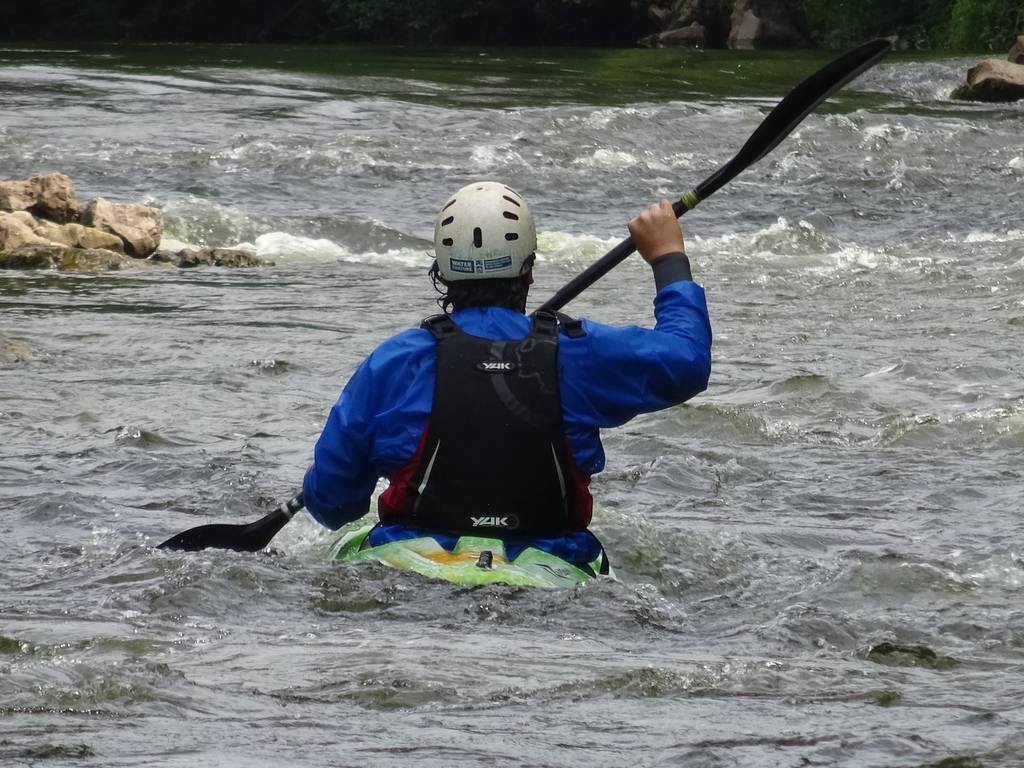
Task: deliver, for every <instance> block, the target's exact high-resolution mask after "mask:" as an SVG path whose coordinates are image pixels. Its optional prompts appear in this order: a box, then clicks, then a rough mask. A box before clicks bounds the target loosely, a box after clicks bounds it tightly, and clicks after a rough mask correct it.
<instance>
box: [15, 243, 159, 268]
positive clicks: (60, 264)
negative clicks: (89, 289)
mask: <svg viewBox="0 0 1024 768" xmlns="http://www.w3.org/2000/svg"><path fill="white" fill-rule="evenodd" d="M144 266H152V265H150V264H149V263H148V262H146V261H143V260H141V259H133V258H131V257H130V256H125V255H124V254H123V253H115V252H114V251H106V250H103V249H101V248H69V247H68V246H66V245H59V244H57V243H47V244H45V245H23V246H21V247H19V248H15V249H13V250H11V251H2V250H0V269H49V270H57V271H60V272H111V271H115V270H120V269H132V268H137V267H144Z"/></svg>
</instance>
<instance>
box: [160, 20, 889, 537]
mask: <svg viewBox="0 0 1024 768" xmlns="http://www.w3.org/2000/svg"><path fill="white" fill-rule="evenodd" d="M891 49H892V43H891V42H890V41H889V40H886V39H879V40H872V41H871V42H868V43H864V44H863V45H861V46H859V47H857V48H854V49H853V50H852V51H848V52H847V53H845V54H843V55H842V56H840V57H839V58H837V59H835V60H834V61H831V62H830V63H828V64H826V65H825V66H824V67H822V68H821V69H819V70H818V71H817V72H815V73H814V74H813V75H811V76H810V77H808V78H807V79H806V80H803V81H802V82H801V83H800V84H799V85H797V86H796V87H795V88H794V89H793V90H792V91H790V92H789V93H788V94H787V95H786V96H785V97H784V98H783V99H782V101H780V102H779V103H778V104H777V105H776V106H775V108H774V109H773V110H772V111H771V112H769V113H768V116H767V117H766V118H765V119H764V120H763V121H762V122H761V124H760V125H759V126H758V127H757V130H755V131H754V132H753V133H752V134H751V135H750V138H749V139H747V141H746V143H745V144H744V145H743V147H742V148H741V149H740V151H739V152H737V153H736V155H735V156H734V157H733V158H732V159H731V160H729V162H727V163H726V164H725V165H723V166H722V167H721V168H719V169H718V170H717V171H715V172H714V173H713V174H711V175H710V176H709V177H708V178H706V179H705V180H704V181H702V182H701V183H700V184H698V185H697V186H696V187H694V188H693V189H692V190H690V191H688V192H686V193H685V194H684V195H682V196H681V197H680V198H679V200H677V201H676V202H675V203H674V204H673V206H672V208H673V210H674V211H675V214H676V217H680V216H682V215H683V214H684V213H686V212H687V211H689V210H692V209H693V208H695V207H697V205H698V204H699V203H701V202H702V201H704V200H706V199H707V198H708V197H710V196H711V195H712V194H714V193H715V192H716V191H718V190H719V189H721V188H722V187H723V186H725V185H726V184H727V183H729V182H730V181H731V180H732V179H734V178H735V177H736V176H737V175H739V174H740V173H741V172H742V171H744V170H745V169H746V168H748V167H750V166H751V165H753V164H754V163H756V162H757V161H758V160H760V159H761V158H762V157H764V156H765V155H767V154H768V153H769V152H771V151H772V150H773V149H775V147H776V146H778V144H779V143H780V142H781V141H782V140H783V139H785V138H786V137H787V136H788V135H789V134H790V133H792V131H793V129H794V128H796V127H797V126H798V125H799V124H800V123H801V122H802V121H803V119H804V118H805V117H807V115H809V114H810V113H811V112H813V111H814V110H815V109H816V108H817V107H818V105H819V104H821V103H822V102H823V101H825V99H827V98H828V97H829V96H831V95H832V94H834V93H835V92H836V91H838V90H839V89H840V88H842V87H843V86H844V85H846V84H847V83H849V82H850V81H851V80H853V79H854V78H855V77H857V76H858V75H860V74H861V73H863V72H865V71H866V70H868V69H870V68H871V67H873V66H875V64H877V63H878V62H879V61H881V60H882V58H883V57H884V56H885V55H886V54H887V53H888V52H889V51H890V50H891ZM635 250H636V248H635V246H634V244H633V239H632V238H631V237H627V238H626V239H625V240H623V241H622V242H621V243H619V244H618V245H616V246H615V247H614V248H612V249H611V250H610V251H608V253H606V254H605V255H604V256H602V257H601V258H600V259H598V260H597V261H595V262H594V263H593V264H591V265H590V266H589V267H587V268H586V269H585V270H583V272H581V273H580V274H579V275H577V276H576V277H574V278H573V279H572V280H570V281H569V282H568V283H566V284H565V285H564V286H563V287H562V288H561V289H559V290H558V292H557V293H555V295H554V296H552V297H551V298H550V299H548V300H547V301H546V302H544V303H543V304H542V305H541V307H540V309H542V310H547V311H553V312H557V311H558V310H560V309H561V308H562V307H564V306H565V305H566V304H568V303H569V302H570V301H572V300H573V299H574V298H576V297H577V296H579V295H580V294H581V293H582V292H583V291H585V290H586V289H587V288H589V287H590V286H591V285H593V284H594V283H595V282H597V281H598V280H600V279H601V278H602V277H603V276H604V275H606V274H607V273H608V272H610V271H611V270H612V269H613V268H614V267H615V266H617V265H618V264H620V263H621V262H622V261H624V260H625V259H626V258H627V257H628V256H629V255H630V254H631V253H633V252H634V251H635ZM303 506H304V502H303V499H302V493H299V494H297V495H295V496H294V497H293V498H291V499H289V500H288V501H286V502H284V503H283V504H281V505H280V506H279V507H278V508H277V509H275V510H274V511H273V512H271V513H270V514H269V515H266V516H265V517H262V518H260V519H259V520H257V521H255V522H253V523H249V524H247V525H246V524H240V525H228V524H223V523H215V524H212V525H200V526H197V527H195V528H189V529H188V530H187V531H183V532H182V533H179V534H178V535H176V536H172V537H171V538H169V539H167V541H165V542H163V543H162V544H160V545H159V546H158V549H173V550H183V551H191V552H195V551H198V550H201V549H209V548H213V549H233V550H236V551H239V552H258V551H259V550H261V549H263V548H264V547H266V546H267V545H268V544H269V543H270V541H271V539H273V538H274V536H276V535H277V533H278V531H280V530H281V529H282V528H283V527H284V526H285V525H287V523H288V522H289V521H290V520H291V519H292V518H293V517H294V516H295V514H296V513H297V512H299V511H300V510H301V509H302V508H303Z"/></svg>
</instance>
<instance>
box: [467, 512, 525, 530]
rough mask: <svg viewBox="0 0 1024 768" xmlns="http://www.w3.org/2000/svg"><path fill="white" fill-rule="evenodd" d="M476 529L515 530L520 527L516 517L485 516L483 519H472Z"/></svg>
mask: <svg viewBox="0 0 1024 768" xmlns="http://www.w3.org/2000/svg"><path fill="white" fill-rule="evenodd" d="M469 520H470V522H471V523H473V527H474V528H508V529H509V530H515V529H516V528H518V527H519V518H518V517H516V516H515V515H485V516H483V517H470V518H469Z"/></svg>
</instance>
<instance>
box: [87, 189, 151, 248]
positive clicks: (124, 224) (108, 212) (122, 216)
mask: <svg viewBox="0 0 1024 768" xmlns="http://www.w3.org/2000/svg"><path fill="white" fill-rule="evenodd" d="M82 223H83V224H85V225H86V226H89V227H95V228H96V229H99V230H102V231H104V232H109V233H110V234H112V235H117V236H118V237H119V238H121V240H123V241H124V245H125V250H126V252H127V253H129V254H130V255H132V256H136V257H138V258H145V257H146V256H149V255H150V254H151V253H153V252H154V251H155V250H156V247H157V245H158V244H159V242H160V237H161V236H162V235H163V232H164V214H163V212H162V211H160V210H159V209H158V208H151V207H149V206H148V205H140V204H138V203H111V202H110V201H108V200H104V199H103V198H102V197H97V198H96V199H95V200H91V201H90V202H89V204H88V205H86V207H85V210H84V211H83V213H82Z"/></svg>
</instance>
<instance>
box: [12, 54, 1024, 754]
mask: <svg viewBox="0 0 1024 768" xmlns="http://www.w3.org/2000/svg"><path fill="white" fill-rule="evenodd" d="M824 58H825V57H823V56H819V55H815V54H800V55H797V56H789V55H786V56H783V55H774V56H768V55H765V54H738V53H732V54H724V53H703V54H702V53H689V52H683V53H677V52H645V51H615V52H597V51H574V52H564V51H559V52H552V51H514V52H507V51H498V52H493V51H492V52H488V53H486V54H482V53H479V52H477V51H470V50H460V51H454V52H451V51H449V52H444V51H440V52H439V51H433V52H421V51H415V50H376V49H288V48H248V47H227V48H196V47H184V46H175V47H167V48H164V47H147V48H124V47H113V48H105V49H98V50H90V51H72V50H67V51H29V50H25V49H20V50H10V49H8V50H2V51H0V95H2V99H3V105H4V106H3V108H2V110H0V144H2V147H3V152H2V153H0V178H18V177H24V176H26V175H28V174H30V173H34V172H39V171H48V170H61V171H64V172H66V173H68V174H70V175H71V176H72V177H73V178H74V179H75V181H76V183H77V185H78V188H79V192H80V196H81V197H83V198H86V197H89V196H93V195H97V194H102V195H104V196H107V197H111V198H114V199H124V200H136V199H145V200H149V201H151V202H152V203H154V204H156V205H159V206H161V207H163V208H164V210H165V212H166V214H167V217H168V220H169V223H170V231H169V233H168V239H174V240H177V241H181V242H186V243H194V244H199V243H216V244H232V245H233V244H238V243H249V244H251V246H252V247H254V248H255V249H256V250H257V251H259V252H260V253H261V254H262V255H265V256H268V257H271V258H273V259H275V260H276V261H277V264H278V266H276V267H274V268H269V269H261V270H252V271H245V272H231V271H218V270H212V271H205V272H198V271H197V272H176V273H168V274H163V273H161V274H127V273H126V274H114V275H97V276H90V275H58V274H40V273H5V274H2V275H0V332H2V333H4V334H6V335H8V336H11V337H14V338H17V339H20V340H22V341H24V342H27V343H28V344H29V345H30V346H31V348H32V350H33V353H34V360H33V361H32V362H31V363H29V364H25V365H20V366H8V367H4V368H0V445H2V449H0V450H2V453H0V457H2V464H0V498H2V501H3V512H4V514H3V515H2V516H0V533H2V537H3V542H4V543H3V548H2V550H0V551H2V553H3V555H4V559H5V561H6V563H5V565H6V567H5V568H4V569H3V570H4V573H3V576H2V577H0V712H2V714H3V717H2V718H0V763H2V764H3V765H5V766H6V765H46V764H61V765H81V766H129V765H140V766H141V765H145V766H157V765H158V766H193V765H196V764H208V765H238V766H263V765H266V766H278V765H280V764H281V763H282V762H283V761H287V762H288V763H289V764H292V765H296V766H320V765H373V766H378V765H379V766H404V765H410V764H417V765H437V766H442V765H443V766H451V765H480V766H504V765H508V766H513V765H516V766H518V765H534V766H554V765H559V766H561V765H579V766H588V767H592V766H621V765H625V764H629V765H638V766H655V765H688V766H690V765H692V766H768V765H770V766H776V765H779V766H805V765H849V766H881V765H885V766H929V765H943V766H975V765H982V766H989V765H992V766H1004V765H1024V736H1022V733H1024V708H1022V702H1024V675H1022V671H1024V670H1022V668H1024V608H1022V600H1021V598H1022V595H1024V554H1022V549H1021V535H1022V533H1024V524H1022V522H1021V514H1020V513H1021V503H1020V502H1021V497H1022V492H1024V477H1022V472H1024V470H1022V462H1021V457H1022V453H1024V388H1022V385H1021V381H1022V372H1024V364H1022V361H1021V353H1020V348H1021V339H1022V333H1024V224H1022V223H1021V200H1022V199H1024V197H1022V192H1024V130H1022V129H1024V109H1022V107H1021V106H1020V105H1007V106H998V107H992V106H976V105H963V104H957V103H953V102H950V101H948V100H947V98H946V97H947V95H948V92H949V91H950V90H951V89H952V88H953V87H954V86H955V85H956V83H957V81H958V80H959V79H960V77H961V76H962V72H963V70H964V68H965V66H966V65H967V64H968V63H970V62H967V61H966V60H955V61H954V60H938V61H935V60H927V61H926V60H919V59H906V58H904V59H898V58H897V59H893V60H891V61H889V62H887V63H885V64H883V65H882V66H880V67H879V68H877V69H876V70H875V71H873V72H871V73H869V74H868V75H867V76H865V77H864V78H862V79H861V80H860V81H858V83H857V84H856V88H857V90H852V91H847V92H844V93H843V94H842V95H841V96H839V97H838V98H836V99H835V100H833V101H831V102H829V103H828V104H827V105H825V107H824V108H823V110H822V111H821V112H820V113H819V114H816V115H814V116H812V117H810V118H809V119H808V120H807V121H806V122H805V123H804V125H802V126H801V127H800V129H799V130H798V132H797V133H796V134H795V135H794V136H793V137H792V138H791V139H790V140H788V141H787V142H786V143H784V144H783V145H781V146H780V147H779V148H778V149H777V150H776V151H775V152H774V153H773V154H772V155H771V156H770V157H769V158H767V159H766V160H765V161H763V162H762V163H761V164H760V165H759V166H757V167H756V168H754V169H751V171H749V172H748V173H746V174H745V175H744V176H742V177H740V178H739V179H738V180H736V181H735V182H733V183H732V184H730V185H729V186H728V187H727V188H725V189H724V190H722V191H721V192H720V193H718V194H717V195H716V196H715V197H714V198H713V200H710V201H708V202H707V203H706V204H705V205H704V206H702V207H701V208H699V209H698V210H697V211H694V212H693V213H691V214H688V215H687V217H686V218H685V220H684V227H685V230H686V234H687V239H688V245H689V250H690V252H691V256H692V259H693V262H694V265H695V272H696V274H697V275H698V277H699V279H700V281H701V282H702V283H703V284H704V285H705V287H706V288H707V291H708V296H709V303H710V307H711V313H712V321H713V324H714V328H715V333H716V337H715V368H714V372H713V375H712V383H711V387H710V389H709V390H708V392H707V393H705V394H704V395H702V396H700V397H698V398H697V399H695V400H693V401H692V402H691V403H689V404H687V405H686V406H684V407H680V408H676V409H672V410H670V411H666V412H663V413H660V414H654V415H650V416H645V417H642V418H639V419H637V420H635V421H634V422H632V423H631V424H629V425H627V426H626V427H624V428H622V429H619V430H614V431H610V432H608V433H607V434H606V435H605V442H606V447H607V449H608V454H609V464H608V469H607V471H606V472H605V473H604V474H603V475H601V476H600V477H598V478H596V479H595V483H594V490H595V494H596V496H597V499H598V504H597V507H598V508H597V512H596V519H595V526H594V527H595V530H596V531H597V532H598V533H599V534H600V535H601V536H602V538H603V539H604V540H605V542H606V545H607V546H608V549H609V551H610V552H611V554H612V557H613V559H614V561H615V563H616V567H617V570H618V572H619V575H620V578H621V581H620V582H618V583H612V582H600V583H593V584H589V585H585V586H583V587H581V588H579V589H576V590H572V591H566V592H546V591H539V590H528V589H516V588H504V587H489V588H481V589H470V588H463V587H458V586H453V585H449V584H440V583H433V582H427V581H424V580H422V579H420V578H418V577H416V576H413V575H408V574H403V573H397V572H394V571H389V570H386V569H384V568H382V567H372V566H370V567H367V566H362V565H361V566H359V567H354V566H347V565H338V564H333V563H329V562H326V561H325V560H324V559H323V549H324V545H325V542H326V539H327V535H326V532H324V531H322V530H320V529H318V528H317V526H316V525H315V524H313V523H312V522H310V521H309V520H308V518H301V519H297V520H296V521H295V522H294V523H292V524H291V525H290V526H289V527H288V528H286V529H285V530H284V531H283V532H282V534H281V535H280V536H279V537H278V539H277V540H276V541H275V545H274V552H273V553H272V554H260V555H238V554H234V553H222V552H207V553H201V554H195V555H181V554H168V553H164V552H156V551H154V550H153V549H152V547H153V545H154V544H155V543H156V542H159V541H160V540H162V539H163V538H165V537H167V536H168V535H170V534H172V533H175V532H177V531H179V530H182V529H184V528H187V527H190V526H192V525H197V524H200V523H203V522H212V521H224V522H242V521H247V520H251V519H254V518H256V517H258V516H260V515H262V514H263V513H265V512H266V511H267V510H269V509H270V508H272V507H273V506H274V505H275V504H276V503H277V502H278V501H280V500H281V499H283V498H286V497H288V496H289V495H291V493H292V492H294V490H295V489H296V488H297V487H298V485H299V483H300V480H301V477H302V472H303V471H304V469H305V466H306V464H307V462H308V459H309V455H310V451H311V447H312V443H313V441H314V439H315V437H316V435H317V434H318V431H319V428H320V426H321V423H322V420H323V418H324V415H325V413H326V410H327V408H328V406H329V405H330V404H331V403H332V402H333V400H334V399H335V398H336V397H337V394H338V391H339V390H340V387H341V386H342V384H343V383H344V381H345V379H346V377H347V376H348V374H349V373H350V372H351V371H352V370H353V368H354V367H355V366H356V365H357V364H358V362H359V361H360V360H361V359H362V357H363V356H364V355H365V354H366V353H367V352H368V351H369V350H371V349H372V348H373V346H374V345H375V344H376V343H377V342H378V341H379V340H380V339H382V338H383V337H385V336H386V335H388V334H390V333H392V332H395V331H398V330H400V329H403V328H405V327H407V326H409V325H412V324H414V323H416V322H417V321H418V319H419V318H420V317H422V316H424V315H426V314H429V313H431V311H432V310H433V309H434V305H433V304H432V302H431V296H430V291H429V290H428V285H427V283H426V278H425V275H424V271H425V269H426V267H427V266H428V265H429V258H428V257H427V256H426V253H425V252H426V250H427V249H428V248H429V242H428V237H429V233H430V226H431V219H432V215H433V213H434V210H435V209H436V208H437V207H438V206H439V205H440V204H441V203H442V202H443V200H444V199H445V196H446V195H447V194H448V192H450V191H451V190H452V189H455V188H457V187H458V186H460V185H461V184H462V183H464V182H466V181H468V180H470V179H477V178H497V179H502V180H504V181H506V182H508V183H510V184H512V185H514V186H516V187H518V188H519V189H520V190H521V191H522V192H523V193H524V194H525V195H526V196H527V198H528V199H529V200H530V201H531V203H532V205H533V207H534V210H535V211H536V213H537V217H538V220H539V224H540V228H541V230H542V235H541V252H542V253H541V256H542V260H541V262H540V265H539V268H538V274H537V277H538V282H537V284H536V286H535V295H536V297H537V300H538V302H539V301H540V300H543V299H544V298H546V297H547V296H549V295H550V294H551V293H552V292H553V291H554V290H555V289H556V288H557V287H558V286H560V285H561V284H562V283H564V282H565V281H566V280H567V279H568V278H569V277H571V276H572V275H573V274H574V273H575V272H576V271H578V270H579V269H581V268H582V267H583V266H585V265H586V264H587V263H589V262H590V261H591V260H592V259H593V258H595V257H597V256H599V255H600V254H601V253H603V252H604V251H605V250H606V249H607V248H608V247H609V246H610V245H612V244H614V243H615V242H616V241H617V240H618V239H619V238H620V237H621V236H622V235H623V226H624V223H625V221H626V220H627V219H628V217H629V216H630V215H631V214H632V213H633V212H635V211H636V210H637V208H638V206H639V205H640V204H641V203H643V202H646V201H648V200H650V199H652V198H654V197H657V196H660V195H669V196H671V195H673V194H677V193H679V192H681V191H683V190H685V189H687V188H689V187H690V186H693V185H694V184H695V183H696V182H698V181H700V180H701V179H702V178H704V177H705V176H706V175H708V174H709V173H710V172H711V171H713V170H714V169H715V168H716V167H717V166H718V165H719V164H720V163H721V162H723V161H724V160H726V159H727V158H728V157H730V156H731V155H732V154H733V153H734V152H735V151H736V149H738V148H739V146H740V145H741V144H742V143H743V141H744V140H745V139H746V137H747V136H748V135H749V134H750V132H751V131H752V130H753V129H754V128H755V127H756V126H757V124H758V123H759V121H760V120H761V118H762V116H763V115H764V114H765V113H766V112H767V110H768V109H769V108H770V107H771V106H772V105H773V104H774V101H775V100H776V99H777V98H779V97H780V96H781V95H783V94H784V93H785V92H786V90H787V89H788V88H789V87H790V85H791V84H793V83H795V82H796V81H798V80H799V79H800V78H801V77H803V76H804V75H806V74H808V73H809V72H811V71H813V69H814V68H815V67H816V66H817V65H818V64H819V63H820V62H822V61H823V60H824ZM651 295H652V285H651V280H650V277H649V275H648V274H646V272H645V270H644V269H643V268H641V267H640V266H639V265H637V264H635V263H629V264H626V265H624V266H622V267H620V268H619V269H617V270H616V271H615V272H614V273H612V275H610V276H609V277H608V278H607V279H605V280H604V281H603V282H602V283H600V284H599V285H597V286H595V287H594V288H593V289H591V290H590V291H588V292H587V293H586V294H584V295H583V296H582V297H581V298H580V299H579V300H578V301H577V302H575V303H574V304H573V305H572V307H571V309H572V310H573V311H575V312H577V313H580V314H586V315H588V316H591V317H593V318H595V319H598V320H602V321H606V322H613V323H629V322H638V323H649V322H650V321H651V310H650V303H649V302H650V298H651ZM884 643H890V644H894V645H896V646H906V647H916V646H921V647H923V648H925V649H927V651H925V650H918V651H916V652H907V651H904V652H900V651H898V650H897V651H895V652H889V653H887V652H885V650H884V646H883V648H882V650H880V651H876V652H874V653H872V652H871V649H872V648H875V647H878V646H881V645H882V644H884ZM943 761H944V762H943Z"/></svg>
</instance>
